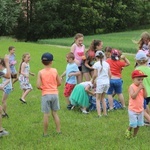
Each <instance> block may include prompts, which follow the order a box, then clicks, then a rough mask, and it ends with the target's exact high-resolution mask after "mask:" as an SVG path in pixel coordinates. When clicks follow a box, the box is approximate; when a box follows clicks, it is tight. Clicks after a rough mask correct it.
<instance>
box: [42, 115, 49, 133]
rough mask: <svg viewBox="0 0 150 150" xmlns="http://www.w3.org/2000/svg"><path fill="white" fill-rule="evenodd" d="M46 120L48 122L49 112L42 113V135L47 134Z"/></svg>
mask: <svg viewBox="0 0 150 150" xmlns="http://www.w3.org/2000/svg"><path fill="white" fill-rule="evenodd" d="M48 122H49V113H44V118H43V126H44V135H47V130H48Z"/></svg>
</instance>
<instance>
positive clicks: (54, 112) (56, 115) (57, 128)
mask: <svg viewBox="0 0 150 150" xmlns="http://www.w3.org/2000/svg"><path fill="white" fill-rule="evenodd" d="M52 116H53V118H54V121H55V125H56V131H57V132H58V133H60V119H59V116H58V114H57V112H56V111H52Z"/></svg>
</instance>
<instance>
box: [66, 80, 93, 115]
mask: <svg viewBox="0 0 150 150" xmlns="http://www.w3.org/2000/svg"><path fill="white" fill-rule="evenodd" d="M92 87H93V84H92V82H91V81H85V82H81V83H79V84H77V85H76V86H75V88H74V89H73V91H72V93H71V95H70V98H69V99H70V101H71V104H72V105H73V106H81V107H82V108H81V111H82V113H84V114H88V112H87V111H86V109H87V108H88V107H89V95H88V94H91V95H95V92H93V91H92V90H91V89H92ZM72 108H73V107H72Z"/></svg>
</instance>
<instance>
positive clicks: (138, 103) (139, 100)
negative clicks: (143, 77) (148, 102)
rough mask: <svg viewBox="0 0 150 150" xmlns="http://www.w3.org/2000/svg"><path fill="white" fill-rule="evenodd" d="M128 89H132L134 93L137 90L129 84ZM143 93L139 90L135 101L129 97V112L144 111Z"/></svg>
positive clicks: (133, 85)
mask: <svg viewBox="0 0 150 150" xmlns="http://www.w3.org/2000/svg"><path fill="white" fill-rule="evenodd" d="M130 87H132V88H133V90H134V91H136V90H137V88H138V86H136V85H135V84H131V85H130ZM143 105H144V92H143V89H141V90H140V92H139V93H138V95H137V97H136V98H135V99H132V98H131V96H130V95H129V106H128V108H129V110H131V111H134V112H136V113H141V112H142V111H143V109H144V106H143Z"/></svg>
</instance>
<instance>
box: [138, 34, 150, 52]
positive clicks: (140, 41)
mask: <svg viewBox="0 0 150 150" xmlns="http://www.w3.org/2000/svg"><path fill="white" fill-rule="evenodd" d="M144 39H147V40H150V34H149V33H148V32H143V33H142V34H141V39H140V40H139V42H138V44H139V49H142V46H143V44H144Z"/></svg>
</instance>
